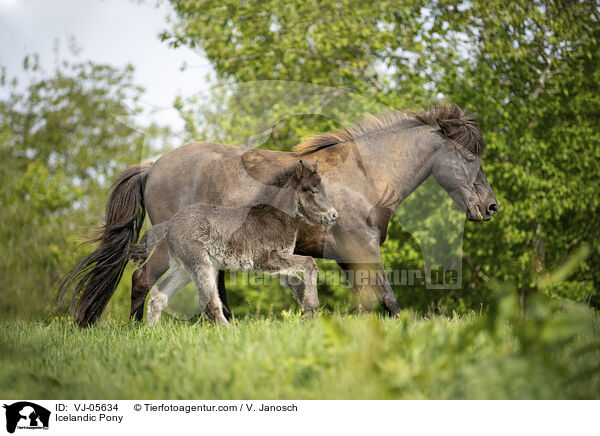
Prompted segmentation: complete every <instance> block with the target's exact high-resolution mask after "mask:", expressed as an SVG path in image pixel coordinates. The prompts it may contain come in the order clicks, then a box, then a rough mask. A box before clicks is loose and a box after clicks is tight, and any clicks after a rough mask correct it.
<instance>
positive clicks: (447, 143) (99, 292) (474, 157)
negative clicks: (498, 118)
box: [60, 106, 498, 326]
mask: <svg viewBox="0 0 600 436" xmlns="http://www.w3.org/2000/svg"><path fill="white" fill-rule="evenodd" d="M484 148H485V143H484V139H483V135H482V133H481V131H480V129H479V124H478V122H477V120H476V118H475V117H474V116H473V115H471V114H469V113H468V112H466V111H464V110H462V109H460V108H459V107H458V106H438V107H435V108H433V109H430V110H428V111H423V112H419V113H415V112H392V113H386V114H381V115H368V116H366V117H365V118H364V119H363V120H360V121H358V122H357V123H355V124H353V125H351V126H349V127H347V128H346V129H342V130H340V131H337V132H333V133H325V134H321V135H318V136H315V137H314V138H312V139H310V140H309V141H307V142H304V143H302V144H300V145H298V146H296V148H295V151H294V152H281V151H268V150H260V149H248V148H244V147H234V146H229V145H224V144H217V143H210V142H196V143H191V144H187V145H184V146H182V147H179V148H177V149H175V150H172V151H171V152H169V153H166V154H165V155H163V156H161V157H160V158H159V159H158V160H157V161H156V162H155V163H154V164H141V165H136V166H133V167H131V168H129V169H127V170H125V172H124V173H123V174H122V175H121V176H120V178H119V179H118V180H117V182H116V184H115V185H114V187H113V190H112V192H111V195H110V197H109V200H108V205H107V210H106V218H105V228H104V233H103V234H102V236H100V237H99V238H98V239H97V240H96V241H97V242H98V243H99V245H98V247H97V249H96V250H95V251H94V252H93V253H92V254H90V255H89V256H88V257H86V258H85V259H83V260H82V261H81V262H80V263H79V264H78V265H76V266H75V267H74V268H73V269H72V270H71V272H70V273H68V274H67V276H66V277H65V279H64V280H63V281H62V282H61V285H60V287H61V291H63V292H64V291H65V290H66V289H68V288H69V287H70V286H71V285H72V284H74V291H73V303H74V308H75V319H76V322H77V323H78V324H79V325H80V326H87V325H89V324H91V323H94V322H95V321H97V320H98V318H99V317H100V315H101V313H102V311H103V310H104V308H105V306H106V304H107V303H108V301H109V299H110V297H111V295H112V293H113V292H114V290H115V288H116V286H117V284H118V282H119V280H120V278H121V275H122V273H123V269H124V267H125V264H126V262H127V251H128V249H129V246H130V245H131V244H132V243H135V242H136V241H137V239H138V236H139V229H140V227H141V224H142V221H143V218H144V211H147V212H148V215H149V218H150V221H151V222H152V223H153V224H158V223H161V222H163V221H167V220H168V219H170V218H171V217H172V216H173V215H174V214H175V213H176V212H177V211H178V210H179V209H180V208H182V207H185V206H188V205H191V204H194V203H205V204H213V205H225V206H252V205H256V204H264V203H268V201H269V199H268V198H264V189H263V187H264V185H265V184H267V183H268V181H269V180H270V179H271V178H272V177H273V174H274V173H277V172H280V171H281V170H282V168H286V167H288V166H289V165H291V164H292V163H293V162H296V161H297V160H298V159H299V158H302V159H303V160H304V161H305V162H309V163H314V162H316V161H318V162H319V169H320V173H321V175H322V179H323V184H324V186H325V189H326V193H327V196H328V198H329V199H330V201H331V203H332V205H333V207H334V208H335V209H336V210H337V211H338V213H339V219H338V221H337V223H336V224H335V225H334V226H333V227H331V228H330V229H326V228H325V227H324V226H319V225H312V224H307V223H304V224H302V225H301V226H300V229H299V231H298V238H297V242H296V248H295V251H294V253H296V254H300V255H306V256H312V257H316V258H330V259H335V260H336V261H337V262H338V264H339V265H340V266H341V268H342V269H343V270H345V271H347V272H348V273H352V272H353V271H356V270H367V272H368V274H367V276H368V277H375V278H376V280H374V281H367V282H366V283H365V282H358V281H355V283H354V287H355V289H356V291H357V292H358V293H359V295H360V294H362V293H364V292H368V291H369V290H371V291H373V292H374V293H375V295H376V296H377V297H378V299H379V301H380V303H381V304H382V306H383V307H384V308H385V309H386V310H387V312H388V313H390V314H392V315H394V314H396V313H398V311H399V307H398V302H397V300H396V297H395V296H394V292H393V290H392V287H391V286H390V284H389V282H388V280H387V277H386V275H385V273H384V268H383V264H382V261H381V255H380V246H381V244H383V242H384V241H385V239H386V236H387V228H388V224H389V221H390V219H391V217H392V215H393V213H394V211H395V210H396V208H397V207H398V205H399V204H400V203H401V202H402V201H403V200H404V199H405V198H406V197H407V196H408V195H409V194H410V193H411V192H412V191H413V190H414V189H415V188H416V187H417V186H419V185H420V184H421V183H423V182H424V181H425V180H426V179H427V178H428V177H429V176H430V175H433V176H434V177H435V179H436V181H437V182H438V184H439V185H440V186H442V187H443V188H444V189H445V190H446V191H447V192H448V194H449V195H450V196H451V197H452V198H453V199H454V200H455V202H456V203H457V204H458V205H459V206H460V207H461V208H462V209H463V210H464V211H465V212H466V216H467V219H469V220H472V221H482V220H488V219H490V218H491V217H492V216H493V215H494V214H495V213H496V212H497V211H498V204H497V202H496V198H495V197H494V193H493V191H492V189H491V187H490V185H489V183H488V181H487V179H486V177H485V174H484V172H483V168H482V166H481V160H480V156H481V154H482V152H483V150H484ZM168 260H169V256H168V251H167V249H166V246H165V244H161V245H159V246H158V247H157V248H156V249H155V251H154V252H153V253H152V255H151V256H150V257H149V259H148V261H147V262H146V264H145V265H144V267H142V268H140V269H138V270H137V271H136V272H135V273H134V275H133V281H132V296H131V299H132V307H131V316H132V318H135V319H138V320H141V319H142V317H143V306H144V302H145V299H146V296H147V294H148V291H149V289H150V288H151V287H152V285H153V284H154V283H155V282H156V280H157V279H158V278H160V276H162V275H163V274H164V273H165V271H166V270H167V268H168ZM218 282H219V292H220V296H221V300H222V301H223V304H224V305H225V306H227V298H226V293H225V286H224V274H223V272H222V271H221V272H219V281H218ZM225 315H226V316H228V317H229V316H230V314H229V311H228V310H227V309H226V307H225Z"/></svg>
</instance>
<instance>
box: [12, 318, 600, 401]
mask: <svg viewBox="0 0 600 436" xmlns="http://www.w3.org/2000/svg"><path fill="white" fill-rule="evenodd" d="M584 312H585V311H584ZM284 318H287V319H280V320H274V319H263V320H253V319H245V320H241V321H236V322H235V324H234V325H233V326H232V327H231V328H229V329H224V328H216V327H214V326H211V325H208V324H205V323H203V322H198V323H190V322H183V321H178V320H175V319H168V318H164V319H163V320H162V321H161V324H160V325H159V326H157V327H156V328H153V329H149V328H148V327H147V326H145V325H139V324H133V323H125V322H115V321H110V320H107V321H103V322H101V323H100V324H99V325H97V326H96V327H94V328H90V329H88V330H79V329H78V328H76V327H74V326H73V325H72V324H71V323H70V321H69V320H67V319H55V320H52V321H51V322H15V323H2V324H0V351H1V353H0V367H1V372H0V396H2V398H32V399H117V398H119V399H129V398H144V399H157V398H170V399H241V398H243V399H257V398H261V399H292V398H294V399H390V398H399V399H419V398H429V399H444V398H519V399H528V398H600V372H599V371H598V362H600V350H599V348H598V340H599V337H600V317H599V316H598V314H597V313H593V312H591V311H587V312H585V316H584V318H585V320H584V321H583V324H585V323H587V327H585V326H584V327H583V330H581V331H585V333H581V332H580V331H577V332H573V328H575V329H579V328H580V327H581V326H582V322H581V320H580V318H574V317H573V316H571V315H569V316H561V315H559V316H558V317H556V316H554V315H553V317H552V318H551V319H552V321H549V320H550V318H547V319H546V320H543V317H542V318H540V317H537V318H536V319H533V320H529V321H528V322H527V323H523V322H518V323H514V324H513V323H511V322H510V321H508V320H503V319H501V318H498V317H496V319H495V321H493V322H490V317H482V316H478V315H475V314H473V315H466V316H460V317H453V318H447V317H433V318H429V319H428V318H423V317H417V316H415V315H414V314H412V313H410V312H408V311H405V312H403V313H402V314H401V316H400V317H399V318H395V319H388V318H382V317H380V316H376V315H371V316H367V315H365V316H351V317H350V316H344V317H342V316H321V317H319V318H318V319H313V320H309V321H303V320H300V319H299V318H298V316H297V315H295V314H287V315H286V316H285V317H284ZM534 318H535V317H534ZM540 320H542V321H540ZM532 323H533V324H532ZM590 323H591V324H590ZM557 328H558V329H559V330H556V329H557ZM552 329H554V330H552ZM557 331H558V332H563V334H562V336H561V334H557ZM565 332H566V333H565ZM546 337H551V338H552V339H551V340H546V339H545V338H546ZM555 338H562V339H555Z"/></svg>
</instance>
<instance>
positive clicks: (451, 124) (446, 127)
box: [435, 118, 465, 138]
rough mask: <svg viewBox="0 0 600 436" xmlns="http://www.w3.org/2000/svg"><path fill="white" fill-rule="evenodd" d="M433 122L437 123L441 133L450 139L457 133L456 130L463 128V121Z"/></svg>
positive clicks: (438, 120)
mask: <svg viewBox="0 0 600 436" xmlns="http://www.w3.org/2000/svg"><path fill="white" fill-rule="evenodd" d="M435 121H436V122H437V125H438V126H440V129H441V130H442V133H443V134H444V135H446V136H448V137H450V138H451V137H452V135H454V134H455V133H456V132H457V130H458V129H461V128H463V129H464V126H465V122H464V120H461V119H458V118H457V119H454V120H441V119H439V118H436V120H435Z"/></svg>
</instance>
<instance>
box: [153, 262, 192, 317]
mask: <svg viewBox="0 0 600 436" xmlns="http://www.w3.org/2000/svg"><path fill="white" fill-rule="evenodd" d="M189 282H190V278H189V276H188V275H187V273H186V272H185V270H184V269H183V268H181V267H180V266H178V265H176V264H173V265H171V270H170V271H169V275H167V277H165V278H164V279H163V280H162V281H161V282H160V283H159V284H158V285H157V286H156V287H154V288H153V289H152V292H151V293H150V300H149V301H148V325H150V326H153V325H154V324H156V323H157V322H158V320H159V319H160V315H161V314H162V311H163V310H164V309H165V308H166V307H167V305H168V304H169V300H170V299H171V297H173V295H175V294H176V293H177V292H179V291H180V290H181V289H183V287H184V286H185V285H187V284H188V283H189Z"/></svg>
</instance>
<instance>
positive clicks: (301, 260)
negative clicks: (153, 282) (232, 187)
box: [130, 160, 338, 325]
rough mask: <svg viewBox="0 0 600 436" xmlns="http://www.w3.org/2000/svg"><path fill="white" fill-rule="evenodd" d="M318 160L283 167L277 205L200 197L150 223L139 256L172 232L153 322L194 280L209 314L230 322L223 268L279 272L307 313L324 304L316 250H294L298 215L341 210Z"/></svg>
mask: <svg viewBox="0 0 600 436" xmlns="http://www.w3.org/2000/svg"><path fill="white" fill-rule="evenodd" d="M316 167H317V166H316V164H315V165H314V166H313V165H310V164H309V163H305V162H303V161H301V160H300V161H298V163H297V164H296V165H292V166H291V167H289V169H288V170H286V171H284V172H283V173H282V174H280V175H279V176H278V178H277V180H274V181H273V185H275V186H278V187H279V188H280V189H277V193H276V194H275V195H274V196H273V197H272V198H271V201H269V203H270V204H259V205H256V206H252V207H225V206H210V205H206V204H201V203H196V204H193V205H191V206H188V207H186V208H184V209H182V210H180V211H179V212H177V213H176V214H175V215H174V216H173V217H172V218H171V219H170V220H169V221H165V222H163V223H160V224H157V225H155V226H153V227H151V228H150V229H149V230H148V231H147V232H146V235H145V236H144V238H143V240H142V241H141V243H140V244H138V245H134V246H132V248H131V251H130V256H131V257H132V259H134V260H138V261H144V260H145V259H146V257H147V255H148V254H149V253H150V251H151V250H152V249H153V248H154V247H156V246H158V245H159V244H160V243H161V242H162V241H164V240H165V239H166V243H167V246H168V249H169V273H168V275H167V277H165V278H164V280H162V281H161V282H160V283H159V284H158V285H157V286H155V287H154V288H153V289H152V292H151V295H150V300H149V302H148V323H149V324H150V325H154V324H155V323H156V322H158V320H159V318H160V315H161V312H162V311H163V309H164V308H165V307H166V306H167V304H168V303H169V300H170V299H171V297H173V296H174V295H175V294H176V293H177V292H178V291H180V290H181V289H182V288H183V287H184V286H185V285H186V284H188V283H189V281H190V279H191V280H193V282H194V284H195V285H196V287H197V288H198V294H199V302H200V308H201V310H202V312H203V313H204V314H205V315H206V317H207V318H208V319H209V320H211V321H215V322H217V323H219V324H222V325H229V323H228V321H227V319H226V318H225V316H224V314H223V306H222V303H221V300H220V298H219V294H218V288H217V274H218V271H219V270H220V269H229V270H235V271H249V270H260V271H263V272H265V273H268V274H279V275H280V276H281V277H282V278H283V279H284V282H285V283H286V284H287V285H288V287H290V288H291V290H292V293H293V295H294V298H295V299H296V301H298V304H300V307H301V308H302V312H303V313H305V314H311V313H312V312H313V311H314V310H315V309H316V308H317V307H318V304H319V299H318V296H317V284H316V282H317V272H318V269H317V265H316V263H315V261H314V259H313V258H312V257H309V256H298V255H295V254H293V252H294V246H295V245H296V236H297V232H298V225H299V220H300V219H305V220H307V221H308V222H310V223H313V224H321V225H324V226H331V225H332V224H333V223H334V222H335V220H336V219H337V217H338V213H337V211H336V210H335V209H334V208H333V206H332V205H331V203H330V202H329V199H328V198H327V196H326V195H325V192H324V190H323V186H322V184H321V177H320V176H319V174H318V173H317V168H316ZM273 204H274V205H273ZM298 271H301V272H302V273H303V275H304V280H302V279H301V278H300V276H299V275H298V274H297V272H298Z"/></svg>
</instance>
